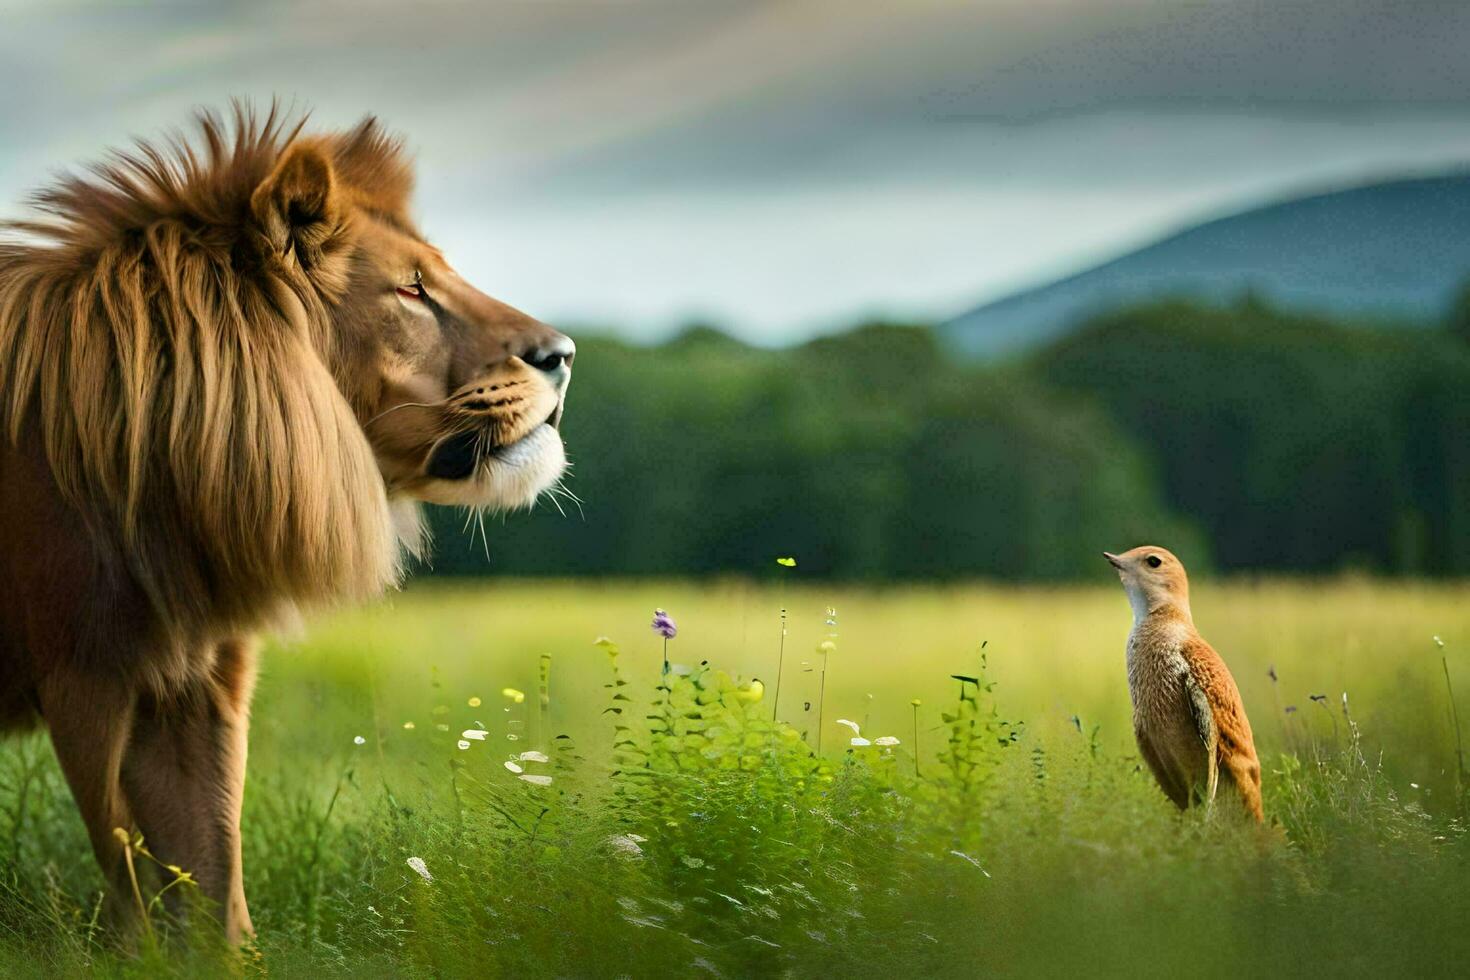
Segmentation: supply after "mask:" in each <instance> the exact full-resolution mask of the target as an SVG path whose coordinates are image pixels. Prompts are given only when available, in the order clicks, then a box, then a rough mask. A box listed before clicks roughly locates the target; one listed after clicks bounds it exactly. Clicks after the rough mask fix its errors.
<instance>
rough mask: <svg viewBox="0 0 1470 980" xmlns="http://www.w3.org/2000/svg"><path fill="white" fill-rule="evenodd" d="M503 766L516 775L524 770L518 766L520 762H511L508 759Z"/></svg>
mask: <svg viewBox="0 0 1470 980" xmlns="http://www.w3.org/2000/svg"><path fill="white" fill-rule="evenodd" d="M505 768H507V769H509V770H510V771H511V772H513V773H515V774H516V775H517V776H519V775H520V774H521V773H523V772H525V771H526V770H524V769H522V768H521V767H520V764H519V763H516V762H511V761H509V760H507V761H506V763H505Z"/></svg>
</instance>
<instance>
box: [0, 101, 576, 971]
mask: <svg viewBox="0 0 1470 980" xmlns="http://www.w3.org/2000/svg"><path fill="white" fill-rule="evenodd" d="M305 122H306V120H305V117H299V118H295V119H292V118H288V116H287V114H285V113H283V112H281V111H280V110H279V109H278V108H277V107H275V106H273V107H272V108H271V109H270V110H269V111H268V112H266V113H264V114H262V113H258V112H256V111H255V110H253V109H251V108H250V107H249V106H247V105H244V104H241V103H236V104H235V105H234V107H233V110H232V111H231V112H230V113H229V114H228V116H221V115H219V114H215V113H211V112H208V111H202V112H200V113H199V114H198V115H197V117H196V128H197V133H196V135H195V137H194V139H193V140H190V139H188V138H186V137H183V136H175V137H172V138H170V139H169V140H167V141H165V142H163V143H162V144H159V143H148V142H141V143H138V144H137V145H136V146H135V147H134V148H133V149H131V150H130V151H127V152H123V153H118V154H115V155H114V156H112V157H111V158H109V160H108V162H106V163H104V164H101V165H97V166H95V167H93V168H92V170H91V172H90V173H89V174H88V175H85V176H69V177H65V178H63V179H60V180H59V181H58V182H57V183H55V184H54V185H53V186H51V187H50V188H49V189H46V190H44V191H42V192H40V193H39V194H37V195H36V197H35V199H34V202H33V203H34V204H35V206H36V208H37V209H38V212H39V213H38V214H37V216H36V217H35V218H33V219H30V220H23V221H16V222H10V223H8V225H7V227H8V229H9V232H8V235H7V236H6V237H5V238H4V239H3V240H0V573H3V585H0V728H3V729H8V730H15V729H20V728H24V727H27V726H32V725H35V724H38V723H40V724H44V725H45V727H46V728H47V729H48V730H49V732H50V737H51V741H52V744H53V745H54V747H55V751H56V756H57V759H58V760H59V762H60V764H61V768H62V770H63V772H64V773H65V776H66V779H67V782H68V784H69V786H70V788H71V791H72V795H73V796H74V798H75V800H76V804H77V807H78V808H79V810H80V811H81V815H82V818H83V820H84V822H85V823H86V827H87V831H88V834H89V836H90V838H91V842H92V847H93V850H94V851H95V854H96V857H97V860H98V862H99V863H100V865H101V867H102V870H103V873H104V875H105V877H106V879H107V883H108V886H109V887H108V891H109V893H110V894H111V895H112V896H114V898H113V900H112V901H113V905H114V906H115V912H116V914H118V915H119V916H121V917H122V918H123V919H124V921H126V920H127V919H128V918H129V917H130V916H132V917H134V922H136V914H137V913H136V912H130V911H129V910H130V909H131V906H130V905H129V904H128V903H127V902H125V901H123V900H121V899H120V898H118V897H117V896H122V895H127V894H130V891H129V888H130V885H129V884H128V880H129V879H128V878H127V871H126V867H125V859H126V854H125V847H126V841H127V833H131V832H133V831H136V832H140V833H141V834H142V835H143V836H144V837H145V839H146V840H147V843H148V846H149V848H150V850H151V851H152V853H154V854H155V855H156V856H157V857H158V858H159V859H160V860H161V861H163V862H166V863H169V864H175V865H178V866H180V867H182V868H185V869H187V870H188V871H190V872H191V873H192V874H193V876H194V878H195V880H196V881H197V882H198V885H199V891H200V893H202V895H203V896H205V897H206V898H207V899H208V900H209V902H208V904H209V905H210V906H211V907H212V908H213V909H214V912H215V915H216V916H217V917H218V919H219V920H220V921H221V923H222V926H223V930H224V934H225V935H226V936H227V937H228V938H229V939H230V940H231V941H232V942H238V941H240V940H242V938H244V937H246V936H249V935H251V934H252V928H251V923H250V914H249V911H248V909H247V907H246V903H245V891H244V887H243V884H242V877H241V860H240V803H241V795H242V792H243V788H244V782H245V755H246V740H247V739H246V732H247V725H248V719H249V710H250V698H251V688H252V683H253V678H254V674H255V659H256V649H257V639H256V637H258V636H259V635H260V634H261V633H262V631H264V630H268V629H269V628H270V627H271V626H272V625H273V624H277V623H280V622H282V616H283V615H286V616H290V615H291V614H292V613H293V611H294V610H296V609H302V608H311V607H317V606H320V605H322V604H326V603H335V602H339V601H344V600H363V599H367V598H370V597H372V596H375V595H377V594H379V593H381V592H382V591H383V590H384V589H386V588H389V587H392V586H394V585H396V584H397V583H398V582H399V581H400V578H401V577H402V575H403V573H404V565H405V559H406V557H407V556H410V555H414V554H417V553H418V552H419V551H420V549H421V548H422V547H423V546H424V537H425V535H424V532H423V531H422V530H421V528H422V524H421V522H420V520H419V518H418V502H420V501H427V502H432V503H442V504H456V505H463V506H468V507H473V508H497V509H504V508H516V507H522V506H529V505H530V504H531V503H532V502H533V501H534V500H535V499H536V498H537V496H538V495H539V494H541V493H542V492H543V491H546V490H548V489H549V488H551V487H552V486H553V485H554V484H555V483H556V481H557V480H558V479H559V477H560V476H561V475H562V473H563V470H564V468H565V467H566V457H565V453H564V449H563V444H562V440H561V436H560V432H559V423H560V420H561V416H562V411H563V407H564V405H565V399H566V392H567V385H568V383H569V381H570V379H571V365H572V359H573V355H574V353H575V347H574V345H573V344H572V342H571V340H570V339H568V338H567V337H566V336H564V335H563V334H561V333H559V332H557V331H556V330H554V329H552V328H551V327H549V326H546V325H545V324H542V323H540V322H538V321H537V320H535V319H532V318H531V317H530V316H527V315H526V314H524V313H521V312H519V311H517V310H515V309H512V308H511V307H509V306H507V305H505V304H504V303H501V302H498V301H496V300H494V299H491V298H490V297H489V296H487V295H485V294H484V293H481V292H480V291H478V290H476V289H475V288H474V287H473V286H471V285H470V284H469V283H468V282H466V281H465V280H464V279H462V278H460V277H459V275H458V274H456V273H455V271H454V269H453V268H452V267H451V266H450V265H449V263H448V261H447V260H446V259H445V257H444V256H443V255H442V254H441V253H440V252H439V251H438V250H437V249H435V248H434V247H433V246H432V245H430V244H429V243H428V242H427V241H426V240H425V238H424V236H423V235H422V234H420V232H419V231H418V229H417V228H416V227H415V225H414V224H413V222H412V221H411V220H410V217H409V212H408V206H409V197H410V193H411V191H412V185H413V172H412V166H411V164H410V161H409V160H408V158H407V156H406V155H405V152H404V149H403V145H402V142H401V140H400V139H398V138H396V137H394V136H390V135H389V134H387V133H386V132H385V131H384V129H383V128H382V127H381V126H380V124H379V123H378V122H377V121H376V120H375V119H373V118H372V117H368V118H367V119H365V120H364V121H363V122H362V123H361V124H359V125H358V126H356V127H355V128H352V129H350V130H347V131H341V132H329V133H321V134H312V133H308V132H307V131H306V129H305ZM119 829H121V830H122V831H124V832H125V833H123V834H119V833H118V831H119Z"/></svg>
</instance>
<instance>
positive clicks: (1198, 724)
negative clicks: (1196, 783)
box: [1184, 669, 1220, 803]
mask: <svg viewBox="0 0 1470 980" xmlns="http://www.w3.org/2000/svg"><path fill="white" fill-rule="evenodd" d="M1184 702H1185V707H1186V708H1188V709H1189V717H1190V718H1191V719H1192V720H1193V721H1194V730H1195V731H1196V732H1197V733H1199V740H1200V743H1201V744H1202V745H1203V746H1204V750H1205V785H1204V793H1205V798H1204V802H1205V803H1213V802H1214V800H1215V789H1216V787H1217V786H1219V783H1220V751H1219V750H1220V729H1219V727H1218V726H1217V725H1216V724H1215V712H1214V709H1213V707H1212V706H1211V704H1210V696H1209V694H1208V693H1207V692H1206V691H1205V689H1204V687H1203V686H1202V685H1201V684H1200V682H1199V679H1198V678H1197V677H1195V674H1194V670H1193V669H1190V670H1188V671H1185V674H1184Z"/></svg>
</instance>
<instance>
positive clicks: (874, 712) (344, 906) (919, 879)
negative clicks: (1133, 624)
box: [0, 560, 1470, 977]
mask: <svg viewBox="0 0 1470 980" xmlns="http://www.w3.org/2000/svg"><path fill="white" fill-rule="evenodd" d="M1101 564H1102V563H1101V561H1100V560H1099V565H1101ZM781 571H782V572H783V576H784V577H782V578H779V579H773V580H771V581H770V582H769V583H766V584H759V585H757V584H752V583H749V582H744V581H728V582H718V581H717V582H703V583H696V582H689V581H668V582H652V581H650V582H633V583H630V582H626V581H623V582H619V581H605V582H603V581H582V582H571V581H568V582H553V581H524V582H496V583H475V584H459V585H456V584H451V583H445V582H443V581H437V582H432V581H431V582H422V583H417V584H414V585H412V586H411V587H410V588H409V589H408V590H407V591H405V592H404V593H401V594H399V595H397V596H395V597H393V598H392V599H391V600H389V601H386V602H384V603H382V604H380V605H377V606H374V607H371V608H367V609H359V610H351V611H340V612H334V613H328V614H322V615H318V616H315V617H312V618H311V619H310V620H309V621H308V623H307V624H306V625H305V626H304V627H303V628H302V630H301V631H300V633H299V634H297V635H294V636H291V637H287V638H284V639H278V640H275V641H272V642H271V644H270V645H269V647H268V649H267V650H266V653H265V656H264V660H263V670H262V674H261V678H260V683H259V687H258V694H257V699H256V708H255V721H254V727H253V731H252V740H251V761H250V783H249V787H248V790H247V799H246V813H245V820H244V826H245V851H246V853H245V868H246V870H245V873H246V887H247V891H248V893H249V895H250V900H251V908H252V914H253V916H254V919H255V924H256V927H257V929H258V931H259V937H258V940H257V942H256V944H255V945H254V947H253V948H251V949H249V950H247V951H246V952H245V954H244V955H243V957H241V958H238V959H236V958H234V957H233V955H232V954H231V953H229V952H227V951H223V950H221V949H220V948H219V946H218V944H217V943H216V942H215V941H214V938H213V937H212V936H211V935H210V934H209V932H208V930H198V929H196V930H192V931H184V930H180V929H178V928H177V927H176V926H175V925H174V924H172V923H171V922H170V920H169V917H168V915H167V914H166V913H165V912H164V911H163V910H162V908H161V907H157V908H154V909H153V910H152V913H151V916H150V918H151V920H152V922H153V930H154V934H153V937H152V938H151V939H149V938H146V937H145V939H144V940H142V941H141V942H140V943H139V944H138V946H137V948H135V949H133V950H130V951H128V952H121V951H119V950H118V949H117V948H116V945H115V943H114V941H113V940H112V939H111V938H110V937H109V936H108V934H107V932H106V930H105V929H104V928H103V926H102V925H101V921H100V917H99V914H98V909H99V902H98V889H99V887H100V876H99V875H98V873H97V872H96V870H95V869H94V867H93V864H92V860H91V857H90V853H89V852H88V848H87V845H86V842H85V836H84V834H83V831H82V827H81V824H80V821H79V820H78V818H77V817H76V815H75V813H74V812H73V808H72V804H71V801H70V799H69V797H68V795H67V793H66V790H65V786H64V784H63V783H62V782H61V780H60V778H59V775H58V772H57V769H56V766H55V763H54V760H53V759H52V757H51V754H50V750H49V748H48V747H47V746H46V743H45V741H44V739H42V738H39V737H32V738H27V739H22V740H12V741H10V742H8V743H6V744H4V745H3V746H0V962H3V963H4V964H5V971H4V972H5V974H6V975H7V976H29V975H36V976H43V975H55V974H71V973H74V972H80V971H83V970H88V971H90V972H92V973H93V974H94V975H99V976H133V975H138V976H142V975H148V976H155V975H159V974H160V973H177V974H179V975H201V974H204V975H207V974H210V973H214V972H221V973H223V972H238V971H240V970H243V971H244V972H246V973H248V974H257V973H258V974H263V975H272V976H277V977H292V976H307V975H309V976H313V977H321V976H496V975H509V974H513V973H515V974H524V975H532V976H595V977H600V976H608V977H614V976H637V977H642V976H765V975H786V976H811V975H817V974H818V973H823V974H831V975H846V976H885V975H886V976H919V975H936V976H972V975H990V974H1000V975H1029V974H1058V973H1062V972H1064V971H1077V972H1085V973H1087V974H1090V975H1096V974H1128V975H1145V976H1149V975H1166V974H1177V973H1180V972H1183V971H1189V972H1191V973H1194V974H1200V975H1224V974H1234V973H1239V972H1241V971H1249V972H1265V971H1268V970H1270V971H1283V970H1284V971H1289V972H1292V973H1302V972H1307V971H1313V972H1335V973H1339V974H1347V975H1369V974H1374V975H1380V974H1383V973H1389V972H1392V973H1408V972H1413V973H1416V974H1423V973H1429V974H1447V973H1451V972H1460V971H1462V970H1463V964H1464V963H1465V962H1466V958H1467V957H1470V928H1467V924H1470V837H1467V834H1466V823H1465V821H1466V815H1467V794H1466V786H1465V780H1466V774H1465V772H1464V768H1465V765H1464V761H1463V759H1462V758H1461V757H1459V755H1458V754H1457V753H1458V752H1459V743H1458V740H1457V737H1456V729H1455V725H1456V721H1455V718H1454V704H1453V702H1452V700H1451V694H1450V690H1451V688H1450V687H1448V686H1447V683H1446V682H1447V678H1446V673H1448V679H1449V681H1450V684H1452V685H1454V687H1453V691H1454V693H1455V694H1457V695H1459V698H1460V707H1461V710H1462V712H1463V713H1465V714H1470V601H1467V600H1470V589H1467V587H1466V586H1464V585H1458V584H1425V583H1408V582H1385V581H1375V580H1367V579H1337V580H1332V581H1318V582H1314V581H1298V580H1280V579H1263V580H1253V579H1243V578H1241V579H1230V580H1226V581H1214V582H1211V581H1204V582H1200V583H1197V584H1196V588H1195V597H1194V603H1193V604H1194V609H1195V617H1196V621H1197V623H1198V624H1199V626H1200V628H1201V631H1202V632H1203V633H1204V634H1205V636H1206V637H1208V638H1209V639H1210V640H1211V641H1212V642H1213V643H1214V645H1215V646H1216V647H1217V648H1218V649H1219V650H1220V651H1221V653H1222V654H1223V655H1224V657H1225V658H1226V660H1227V662H1228V663H1229V664H1230V666H1231V668H1232V670H1233V672H1234V674H1235V677H1236V679H1237V681H1238V683H1239V686H1240V688H1241V691H1242V694H1243V696H1244V699H1245V702H1246V705H1247V708H1248V710H1249V712H1250V715H1251V719H1252V722H1253V725H1254V728H1255V734H1256V741H1257V746H1258V748H1259V750H1260V754H1261V759H1262V764H1263V769H1264V784H1265V785H1264V792H1265V805H1266V813H1267V821H1268V826H1267V827H1266V828H1264V829H1258V828H1256V827H1253V826H1248V825H1246V824H1245V823H1244V822H1243V821H1241V820H1239V819H1236V816H1235V814H1234V813H1233V812H1231V811H1230V809H1229V808H1228V807H1226V806H1224V805H1221V806H1217V807H1216V808H1215V809H1214V810H1213V811H1211V812H1205V811H1198V810H1197V811H1191V812H1190V813H1188V814H1184V815H1182V816H1181V815H1180V814H1178V813H1177V812H1176V811H1174V809H1173V808H1172V807H1171V806H1170V805H1169V804H1168V803H1167V802H1166V800H1165V799H1164V797H1163V795H1162V794H1161V793H1160V792H1159V790H1158V789H1157V788H1156V786H1155V785H1154V783H1153V781H1152V779H1151V778H1150V776H1149V775H1148V774H1147V772H1145V771H1143V770H1141V768H1140V764H1139V760H1138V758H1137V754H1136V750H1135V749H1134V746H1133V741H1132V732H1131V728H1130V723H1129V706H1128V694H1127V688H1126V682H1125V677H1124V672H1123V644H1124V639H1125V637H1126V634H1127V631H1128V627H1129V623H1130V613H1129V610H1128V606H1127V603H1126V601H1125V599H1124V597H1123V594H1122V592H1121V590H1120V589H1118V587H1117V586H1116V584H1115V583H1113V582H1112V581H1111V576H1110V575H1109V574H1108V573H1107V571H1106V570H1105V569H1103V568H1101V567H1100V568H1099V570H1098V575H1097V579H1098V584H1097V585H1096V586H1089V587H1077V586H1069V587H1056V588H1043V587H1026V588H1020V587H1017V588H1005V587H997V586H984V585H956V586H945V587H904V588H891V589H878V588H859V587H852V586H824V585H821V584H811V583H808V582H805V581H804V580H803V579H802V578H801V577H800V576H799V575H798V574H796V572H790V573H789V574H788V573H787V572H786V570H781ZM655 608H664V609H666V610H668V612H669V614H670V615H671V616H672V617H673V618H674V620H675V621H676V622H677V624H678V634H677V636H675V637H674V638H673V639H672V640H670V641H668V644H667V655H668V660H669V662H670V664H671V669H670V671H669V673H667V674H665V673H664V672H663V664H664V654H665V646H664V641H663V639H662V638H661V637H659V636H657V635H655V633H654V632H653V631H652V630H651V629H650V626H649V621H650V619H651V617H652V615H653V611H654V609H655ZM783 611H784V613H783ZM783 631H784V635H783ZM824 644H830V646H827V647H826V648H825V649H823V645H824ZM778 662H779V663H780V664H781V666H782V669H781V671H780V675H779V676H780V691H779V702H778V701H777V683H776V679H777V676H778V674H777V666H778ZM1446 667H1447V671H1446ZM757 678H758V679H759V683H755V682H754V679H757ZM773 718H774V719H775V720H774V721H773ZM1467 721H1470V719H1467ZM844 722H845V724H844ZM1465 734H1470V732H1466V733H1465ZM854 739H857V740H859V744H854ZM893 740H896V743H895V742H894V741H893ZM819 741H820V750H818V742H819ZM862 742H866V743H869V744H861V743H862ZM543 760H544V761H543ZM526 777H530V778H526ZM145 846H146V842H145ZM140 860H142V858H141V857H140ZM185 870H187V869H185ZM163 877H164V879H165V880H171V879H170V878H169V873H165V874H164V876H163ZM173 887H174V888H175V889H176V890H179V891H181V892H183V893H185V894H187V891H188V887H189V885H188V882H187V881H184V882H178V883H175V884H174V886H173ZM145 890H147V889H145ZM152 897H153V896H152V895H151V894H147V895H144V896H143V898H144V900H145V901H149V900H151V898H152Z"/></svg>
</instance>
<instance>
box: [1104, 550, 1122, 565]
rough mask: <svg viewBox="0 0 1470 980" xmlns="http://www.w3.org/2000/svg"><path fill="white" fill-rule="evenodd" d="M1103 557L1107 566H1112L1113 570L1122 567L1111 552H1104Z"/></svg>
mask: <svg viewBox="0 0 1470 980" xmlns="http://www.w3.org/2000/svg"><path fill="white" fill-rule="evenodd" d="M1103 557H1104V558H1106V559H1107V560H1108V564H1109V565H1112V566H1113V567H1114V568H1119V569H1121V568H1122V567H1123V565H1122V562H1120V561H1119V560H1118V556H1117V555H1115V554H1113V553H1112V552H1111V551H1104V552H1103Z"/></svg>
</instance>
